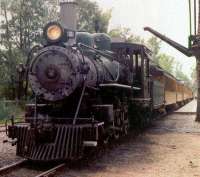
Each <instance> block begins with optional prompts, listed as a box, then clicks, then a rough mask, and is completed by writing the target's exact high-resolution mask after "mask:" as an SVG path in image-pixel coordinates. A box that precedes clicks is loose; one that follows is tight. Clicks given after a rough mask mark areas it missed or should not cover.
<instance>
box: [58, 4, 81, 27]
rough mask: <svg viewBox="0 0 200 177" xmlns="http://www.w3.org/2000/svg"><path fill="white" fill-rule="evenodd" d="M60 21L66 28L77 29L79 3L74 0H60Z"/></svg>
mask: <svg viewBox="0 0 200 177" xmlns="http://www.w3.org/2000/svg"><path fill="white" fill-rule="evenodd" d="M60 21H61V24H62V25H63V26H64V28H66V29H69V30H72V31H76V30H77V3H76V2H75V1H73V0H60Z"/></svg>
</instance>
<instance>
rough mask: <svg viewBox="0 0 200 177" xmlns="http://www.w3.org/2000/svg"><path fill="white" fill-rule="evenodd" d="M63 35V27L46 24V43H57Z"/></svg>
mask: <svg viewBox="0 0 200 177" xmlns="http://www.w3.org/2000/svg"><path fill="white" fill-rule="evenodd" d="M63 35H64V29H63V27H62V26H61V25H60V24H59V23H57V22H51V23H49V24H47V26H46V27H45V29H44V36H45V38H46V40H47V41H48V42H59V41H60V40H62V37H63Z"/></svg>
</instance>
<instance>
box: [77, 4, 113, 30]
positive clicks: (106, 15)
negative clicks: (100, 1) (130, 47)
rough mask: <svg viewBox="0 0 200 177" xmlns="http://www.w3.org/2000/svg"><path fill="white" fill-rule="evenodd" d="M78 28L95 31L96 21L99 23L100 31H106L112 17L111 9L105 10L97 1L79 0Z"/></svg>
mask: <svg viewBox="0 0 200 177" xmlns="http://www.w3.org/2000/svg"><path fill="white" fill-rule="evenodd" d="M78 5H79V13H78V30H80V31H88V32H91V33H93V32H95V22H96V21H98V23H99V32H102V33H106V32H107V31H108V25H109V21H110V18H111V10H109V11H106V12H103V11H102V10H101V9H100V8H99V6H98V5H97V3H96V2H92V1H89V0H79V1H78Z"/></svg>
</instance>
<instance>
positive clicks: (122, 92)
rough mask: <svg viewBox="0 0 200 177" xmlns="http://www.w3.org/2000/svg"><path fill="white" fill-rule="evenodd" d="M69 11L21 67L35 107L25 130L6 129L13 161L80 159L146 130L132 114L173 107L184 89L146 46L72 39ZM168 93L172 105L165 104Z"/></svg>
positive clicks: (94, 37)
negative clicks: (91, 149) (139, 127)
mask: <svg viewBox="0 0 200 177" xmlns="http://www.w3.org/2000/svg"><path fill="white" fill-rule="evenodd" d="M75 5H76V4H75V3H73V2H62V3H61V19H62V20H63V21H62V20H61V23H58V22H50V23H49V24H47V25H46V27H45V28H44V35H43V36H44V39H45V43H44V44H43V47H41V48H40V49H39V50H38V51H37V52H35V53H34V54H33V55H32V56H33V57H32V58H31V59H30V61H29V62H28V65H27V66H26V72H27V78H28V81H29V84H30V86H31V88H32V90H33V93H34V98H35V99H34V100H35V102H34V103H33V104H27V105H26V115H25V122H24V123H14V122H13V123H12V125H10V126H8V136H9V138H11V139H12V143H13V144H15V145H16V146H17V155H19V156H21V157H24V158H27V159H30V160H33V161H55V160H67V159H70V160H73V159H79V158H81V157H82V156H83V154H84V150H85V149H86V148H88V147H97V146H99V145H101V144H105V143H108V141H109V139H112V138H115V139H118V138H119V137H120V136H123V135H126V134H127V133H128V129H129V127H130V125H133V124H134V125H135V126H137V125H138V122H140V123H141V121H143V122H142V124H143V125H147V124H148V123H149V122H150V116H146V117H144V120H137V121H136V119H138V117H136V112H138V111H139V112H141V111H143V112H146V113H151V112H153V111H156V110H161V109H164V108H165V107H166V106H168V105H170V106H171V105H177V103H178V101H177V93H179V92H178V90H177V85H179V86H180V87H181V86H182V87H183V88H186V87H185V86H184V85H183V84H181V83H180V82H178V81H177V80H176V79H175V78H174V77H173V76H171V75H170V74H169V73H166V72H165V71H164V70H162V69H161V68H159V67H158V66H155V65H153V64H151V51H150V50H149V49H148V48H147V47H145V46H144V45H139V44H133V43H125V42H116V43H112V42H111V39H110V37H109V36H108V35H106V34H102V33H95V34H90V33H87V32H76V28H75V24H76V23H75V21H74V20H75V15H73V14H75V11H74V6H75ZM66 12H68V15H66ZM72 17H73V18H72ZM170 82H171V83H172V85H173V84H174V86H175V87H172V85H171V83H170ZM166 83H169V84H170V88H169V90H168V89H167V87H166ZM174 88H175V89H174ZM167 90H168V92H167ZM167 93H169V94H171V95H172V93H173V94H174V95H173V96H175V97H176V100H172V101H171V102H168V103H169V104H167V99H166V98H167ZM184 93H187V97H186V96H185V97H184ZM185 95H186V94H185ZM170 98H171V97H170ZM191 98H192V92H191V90H190V89H189V88H188V89H187V92H186V91H184V90H181V89H180V100H179V101H180V103H183V102H187V101H188V100H190V99H191ZM133 110H134V111H133ZM130 111H132V112H131V113H130Z"/></svg>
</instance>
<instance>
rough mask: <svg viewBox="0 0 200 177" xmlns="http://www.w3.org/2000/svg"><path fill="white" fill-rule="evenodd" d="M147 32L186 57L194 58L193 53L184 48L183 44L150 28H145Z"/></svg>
mask: <svg viewBox="0 0 200 177" xmlns="http://www.w3.org/2000/svg"><path fill="white" fill-rule="evenodd" d="M144 30H145V31H149V32H150V33H152V34H154V35H155V36H156V37H158V38H160V39H161V40H163V41H165V42H166V43H168V44H169V45H170V46H172V47H174V48H175V49H177V50H178V51H180V52H181V53H183V54H184V55H186V56H188V57H192V56H193V53H192V51H190V50H189V49H188V48H186V47H184V46H182V45H181V44H179V43H177V42H175V41H173V40H171V39H170V38H168V37H166V36H164V35H162V34H161V33H159V32H157V31H155V30H153V29H152V28H150V27H145V28H144Z"/></svg>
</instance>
